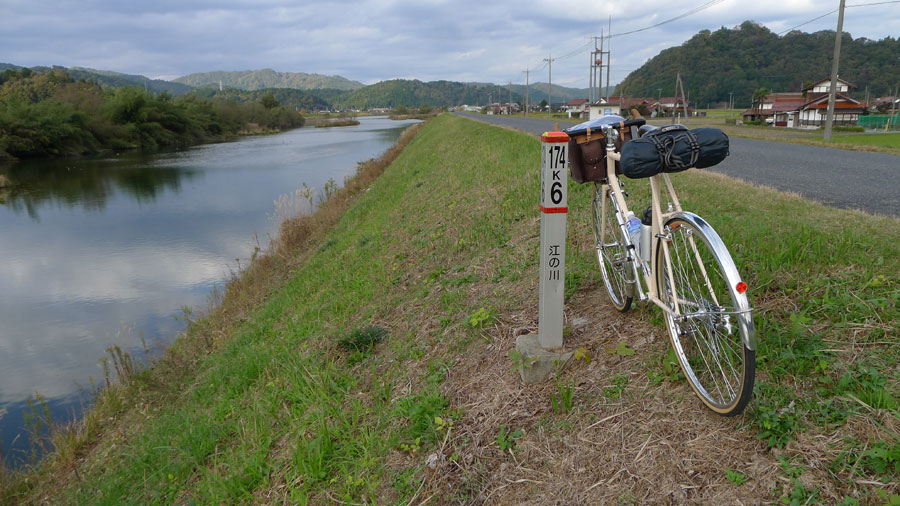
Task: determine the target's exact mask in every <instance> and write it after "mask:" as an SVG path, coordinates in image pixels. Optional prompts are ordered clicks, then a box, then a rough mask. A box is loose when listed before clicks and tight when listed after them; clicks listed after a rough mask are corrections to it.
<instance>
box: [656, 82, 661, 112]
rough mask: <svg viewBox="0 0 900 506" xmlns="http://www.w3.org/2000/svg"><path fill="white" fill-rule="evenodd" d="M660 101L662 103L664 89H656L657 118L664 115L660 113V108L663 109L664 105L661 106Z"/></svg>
mask: <svg viewBox="0 0 900 506" xmlns="http://www.w3.org/2000/svg"><path fill="white" fill-rule="evenodd" d="M660 101H662V88H656V117H657V118H659V117H660V116H662V114H660V112H659V108H660V107H662V104H660Z"/></svg>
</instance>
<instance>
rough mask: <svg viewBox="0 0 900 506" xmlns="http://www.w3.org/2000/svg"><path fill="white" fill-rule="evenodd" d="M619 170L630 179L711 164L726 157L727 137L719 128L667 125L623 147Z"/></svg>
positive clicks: (710, 165) (709, 165) (704, 166)
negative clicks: (689, 128)
mask: <svg viewBox="0 0 900 506" xmlns="http://www.w3.org/2000/svg"><path fill="white" fill-rule="evenodd" d="M621 152H622V173H623V174H625V175H626V176H628V177H630V178H632V179H638V178H642V177H650V176H655V175H656V174H659V173H660V172H681V171H683V170H687V169H689V168H691V167H696V168H698V169H703V168H706V167H712V166H713V165H716V164H717V163H719V162H721V161H722V160H724V159H725V157H727V156H728V136H727V135H725V132H723V131H721V130H719V129H718V128H695V129H694V130H688V129H687V127H685V126H684V125H667V126H664V127H662V128H657V129H655V130H652V131H650V132H648V133H647V134H645V135H644V136H643V137H641V138H639V139H634V140H632V141H631V142H627V143H625V145H624V146H622V150H621Z"/></svg>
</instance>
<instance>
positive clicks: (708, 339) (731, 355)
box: [657, 223, 748, 413]
mask: <svg viewBox="0 0 900 506" xmlns="http://www.w3.org/2000/svg"><path fill="white" fill-rule="evenodd" d="M668 234H669V235H668V243H667V245H668V247H667V250H668V255H669V258H668V262H665V263H664V264H661V265H662V267H660V269H661V272H660V274H659V275H658V278H657V279H658V283H659V288H660V298H661V299H662V300H663V302H664V303H665V304H666V306H667V307H669V308H670V310H671V311H672V312H673V313H667V314H666V319H667V321H668V325H669V326H670V333H671V334H672V339H673V344H674V345H675V347H676V349H677V350H679V361H681V362H682V367H684V368H685V374H686V375H687V376H688V380H689V381H690V382H691V383H693V384H694V386H695V387H696V388H697V389H698V393H699V394H700V396H701V397H703V398H705V399H707V400H708V403H711V404H710V406H721V407H725V406H734V405H735V404H736V403H738V402H739V401H740V399H739V398H742V399H744V400H743V401H741V402H742V404H741V406H740V409H743V404H746V399H747V398H748V396H747V395H744V396H743V397H741V396H742V393H743V386H744V375H745V368H744V365H743V364H744V360H745V356H744V344H743V341H742V339H741V327H740V326H739V325H735V324H734V323H733V322H732V318H735V319H737V318H740V316H739V314H740V311H738V310H737V308H736V307H734V306H728V305H723V304H722V302H724V301H729V300H732V296H731V293H730V292H729V287H728V286H729V285H728V282H727V281H726V279H725V277H724V275H723V273H722V270H721V269H720V266H719V261H718V260H717V258H716V256H715V255H716V253H715V252H713V251H712V250H711V249H710V247H709V245H708V243H707V240H706V239H705V238H704V237H703V235H702V234H701V233H700V232H698V231H697V230H696V229H693V228H692V227H691V226H690V225H689V224H688V223H679V224H678V225H673V226H672V227H671V228H670V229H669V230H668ZM660 250H662V248H660ZM735 323H736V322H735ZM726 413H728V412H726Z"/></svg>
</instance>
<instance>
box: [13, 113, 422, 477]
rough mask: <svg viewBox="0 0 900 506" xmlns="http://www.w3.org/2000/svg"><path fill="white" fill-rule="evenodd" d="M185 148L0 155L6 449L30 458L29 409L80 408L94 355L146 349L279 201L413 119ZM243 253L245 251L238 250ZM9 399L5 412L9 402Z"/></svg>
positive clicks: (94, 374) (206, 288)
mask: <svg viewBox="0 0 900 506" xmlns="http://www.w3.org/2000/svg"><path fill="white" fill-rule="evenodd" d="M360 121H361V124H360V125H359V126H354V127H342V128H318V129H317V128H311V127H305V128H301V129H297V130H293V131H290V132H286V133H283V134H279V135H273V136H266V137H256V138H248V139H243V140H240V141H237V142H230V143H223V144H213V145H206V146H201V147H197V148H194V149H190V150H187V151H181V152H176V153H168V154H160V155H154V156H139V155H136V154H130V155H121V156H117V157H111V158H105V159H98V160H60V161H40V162H29V163H20V164H17V165H13V166H0V174H5V175H7V177H9V179H10V180H11V181H12V182H13V187H12V188H11V189H0V445H2V446H0V453H2V454H3V455H4V456H5V457H6V459H7V462H8V463H11V464H13V465H15V464H16V463H17V462H20V461H21V460H22V457H23V456H24V452H26V450H27V448H28V446H29V444H28V442H27V438H25V437H24V433H23V416H22V413H23V409H25V408H26V400H27V399H28V398H29V397H32V398H33V397H34V396H35V394H36V393H38V394H40V395H41V396H43V397H44V398H45V399H46V402H47V405H48V406H49V408H50V410H51V412H52V414H53V418H54V420H56V421H65V420H69V419H71V418H72V416H73V415H77V413H79V412H80V411H81V407H82V405H83V404H84V403H85V402H88V401H89V399H90V396H89V395H86V394H85V391H86V390H87V389H89V385H90V379H91V378H93V380H94V381H95V382H98V383H99V382H102V381H103V377H104V374H103V370H102V368H101V367H100V364H99V361H98V359H99V358H100V357H102V356H104V355H105V354H106V349H107V348H109V347H110V346H112V345H114V344H115V345H118V346H120V347H121V348H122V349H124V350H125V351H128V352H130V353H131V354H132V355H134V356H136V357H141V358H143V357H144V351H143V345H142V343H141V338H142V337H143V339H144V340H145V341H146V342H147V344H148V345H149V346H151V347H157V348H158V346H157V345H166V344H169V343H171V342H172V340H173V339H174V338H175V337H176V336H177V334H178V332H179V331H180V330H181V329H182V328H183V322H182V321H181V320H179V319H177V318H176V317H177V316H179V315H181V314H182V312H181V308H183V307H184V306H189V307H193V308H197V309H203V308H205V307H206V306H207V301H208V298H209V295H210V293H211V291H212V290H213V288H214V287H215V288H221V287H222V286H223V285H224V281H225V279H226V278H227V277H228V276H229V274H230V273H231V272H232V271H233V270H236V269H237V268H238V263H239V261H240V262H241V263H240V265H247V264H246V262H247V259H248V258H249V256H250V255H251V254H252V252H253V248H254V247H255V246H256V244H257V241H256V240H255V239H254V236H256V237H258V238H259V239H258V240H259V244H260V245H261V246H263V247H265V246H266V244H267V243H268V241H269V237H270V236H271V235H273V234H274V233H275V232H276V231H277V226H278V224H277V220H278V218H277V216H276V214H277V213H276V206H275V203H274V202H275V200H276V199H278V198H279V197H280V196H282V195H286V194H293V193H294V191H295V190H297V189H299V188H301V187H302V184H303V183H306V184H307V185H309V186H311V187H313V188H317V189H320V188H322V187H323V186H324V184H325V183H326V182H327V181H328V180H329V179H330V178H333V179H334V180H335V181H337V182H338V183H339V184H341V183H343V180H344V177H345V176H347V175H350V174H353V173H354V172H355V170H356V164H357V162H359V161H362V160H366V159H368V158H372V157H375V156H377V155H379V154H381V153H382V152H383V151H384V150H385V149H387V148H388V147H390V145H391V144H393V142H394V141H395V140H396V139H397V137H398V136H399V135H400V133H401V132H402V131H403V129H404V128H406V127H407V126H408V125H409V124H410V123H413V122H412V121H399V122H398V121H391V120H389V119H386V118H376V117H370V118H360ZM238 259H240V260H238ZM4 411H5V414H3V413H4Z"/></svg>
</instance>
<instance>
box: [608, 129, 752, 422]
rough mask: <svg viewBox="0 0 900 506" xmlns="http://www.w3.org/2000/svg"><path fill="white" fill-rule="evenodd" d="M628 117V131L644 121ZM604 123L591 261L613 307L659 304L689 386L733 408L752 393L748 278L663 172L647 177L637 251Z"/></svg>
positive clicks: (724, 411) (708, 400)
mask: <svg viewBox="0 0 900 506" xmlns="http://www.w3.org/2000/svg"><path fill="white" fill-rule="evenodd" d="M628 123H632V125H631V130H630V131H631V134H632V137H633V138H638V137H639V135H640V134H641V133H643V131H646V130H647V129H648V127H649V125H647V126H644V127H642V128H641V130H640V131H639V130H638V129H637V128H636V127H637V126H639V125H640V124H642V123H643V120H630V121H629V122H628ZM627 126H629V125H628V124H627V123H626V127H627ZM653 128H654V127H650V129H653ZM603 129H604V131H605V136H606V177H605V179H601V180H600V181H597V182H594V188H593V192H592V199H591V218H592V223H593V232H594V246H595V248H596V253H597V260H598V262H599V263H600V269H601V272H602V274H603V282H604V284H605V285H606V288H607V291H608V292H609V296H610V299H612V303H613V306H615V308H616V309H617V310H619V311H620V312H623V313H624V312H626V311H628V310H629V308H630V307H631V305H632V303H633V302H634V300H635V299H638V300H639V301H641V302H649V303H652V304H654V305H656V306H658V307H659V308H661V309H662V311H663V313H664V317H665V321H666V328H667V330H668V334H669V338H670V340H671V342H672V347H673V348H674V350H675V355H676V356H677V358H678V362H679V364H680V366H681V369H682V371H683V372H684V375H685V377H686V378H687V379H688V382H689V383H690V385H691V388H693V390H694V392H695V393H696V394H697V395H698V397H700V400H701V401H703V403H704V404H705V405H706V406H707V407H708V408H709V409H711V410H712V411H714V412H716V413H718V414H719V415H722V416H735V415H738V414H740V413H741V412H743V410H744V408H745V407H746V405H747V403H748V402H749V400H750V396H751V394H752V392H753V384H754V380H755V370H756V336H755V332H754V326H753V319H752V311H753V310H752V308H751V307H750V302H749V299H748V297H747V293H746V291H747V284H746V283H745V282H744V281H742V280H741V276H740V274H739V273H738V270H737V267H736V266H735V264H734V261H733V260H732V258H731V254H730V253H729V252H728V248H727V247H726V246H725V244H724V243H723V242H722V239H721V238H720V237H719V234H718V233H716V231H715V229H713V227H712V226H711V225H709V223H708V222H707V221H706V220H704V219H703V218H701V217H700V216H697V215H696V214H694V213H690V212H687V211H684V210H683V209H682V208H681V203H680V202H679V200H678V196H677V195H676V194H675V189H674V187H673V186H672V181H671V179H670V177H669V174H667V173H665V172H660V173H659V174H656V175H653V176H651V177H650V178H649V180H650V197H651V206H650V209H651V211H650V212H649V214H650V220H649V221H650V224H649V227H650V230H649V232H650V243H649V251H646V252H644V251H641V254H638V250H640V249H641V246H643V248H644V249H646V247H647V244H643V245H640V246H638V245H635V244H634V243H633V241H632V237H631V234H629V231H628V216H629V210H628V205H627V202H626V200H625V199H626V197H627V196H628V195H627V193H626V192H625V191H624V189H623V185H622V182H621V181H619V177H618V175H617V174H616V168H615V162H616V161H618V160H620V159H621V154H620V153H619V152H618V151H617V150H616V146H615V141H616V136H617V135H618V132H617V131H616V129H615V127H614V125H607V126H604V127H603ZM661 184H664V185H665V189H666V193H667V195H668V199H667V200H668V201H667V207H666V212H663V211H662V205H661V202H660V185H661ZM643 221H645V220H642V225H643V226H646V223H643ZM644 235H646V233H645V234H644ZM640 242H644V243H646V242H647V241H646V239H645V240H644V241H640ZM636 246H637V247H636ZM651 252H652V253H653V255H652V257H651V256H650V253H651Z"/></svg>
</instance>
